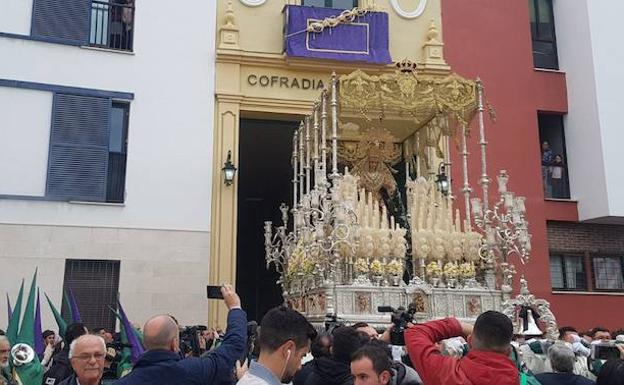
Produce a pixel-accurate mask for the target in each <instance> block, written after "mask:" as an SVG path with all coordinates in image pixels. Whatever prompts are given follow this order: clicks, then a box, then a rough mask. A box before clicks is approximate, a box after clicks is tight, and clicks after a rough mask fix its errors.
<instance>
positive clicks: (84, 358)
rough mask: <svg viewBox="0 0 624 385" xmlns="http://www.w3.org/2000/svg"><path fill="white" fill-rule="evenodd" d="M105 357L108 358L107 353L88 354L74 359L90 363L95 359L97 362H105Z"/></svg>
mask: <svg viewBox="0 0 624 385" xmlns="http://www.w3.org/2000/svg"><path fill="white" fill-rule="evenodd" d="M104 357H106V353H93V354H88V353H87V354H80V355H78V356H74V357H72V358H75V359H77V360H80V361H89V360H90V359H91V358H95V359H96V360H103V359H104Z"/></svg>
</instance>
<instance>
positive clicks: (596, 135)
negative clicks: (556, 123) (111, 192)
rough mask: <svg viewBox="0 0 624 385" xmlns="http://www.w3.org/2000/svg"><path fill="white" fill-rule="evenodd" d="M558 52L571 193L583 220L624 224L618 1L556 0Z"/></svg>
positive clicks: (623, 54) (623, 80) (623, 7)
mask: <svg viewBox="0 0 624 385" xmlns="http://www.w3.org/2000/svg"><path fill="white" fill-rule="evenodd" d="M553 4H554V15H555V24H556V27H557V51H558V55H559V64H560V68H561V70H563V71H565V73H566V79H567V85H568V104H569V112H568V114H567V116H566V119H565V129H566V147H567V152H568V161H569V167H568V169H569V172H570V192H571V195H572V198H573V199H576V200H578V211H579V220H580V221H590V222H595V223H606V224H624V219H623V218H624V199H623V197H624V168H623V167H622V162H623V161H624V156H623V154H622V143H623V142H624V130H623V129H622V119H621V116H622V106H623V105H624V94H623V93H622V91H621V90H622V88H624V73H622V71H621V70H620V69H619V66H618V63H621V62H622V61H624V48H623V46H622V44H621V41H620V40H621V36H622V35H623V34H624V25H623V24H622V22H621V17H620V15H621V14H622V12H624V3H622V2H618V1H590V0H558V1H554V2H553Z"/></svg>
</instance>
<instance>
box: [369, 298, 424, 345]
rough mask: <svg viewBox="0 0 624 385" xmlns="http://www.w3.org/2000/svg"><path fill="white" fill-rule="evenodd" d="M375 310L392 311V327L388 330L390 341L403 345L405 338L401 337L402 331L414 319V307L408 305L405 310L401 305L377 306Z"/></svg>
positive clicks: (403, 331)
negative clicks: (394, 306) (397, 306)
mask: <svg viewBox="0 0 624 385" xmlns="http://www.w3.org/2000/svg"><path fill="white" fill-rule="evenodd" d="M377 311H378V312H380V313H392V315H391V320H392V323H393V324H394V327H393V328H392V331H391V332H390V343H391V344H392V345H398V346H404V345H405V338H404V337H403V333H405V330H406V329H407V327H408V324H409V323H410V322H413V321H414V314H415V313H416V307H414V306H411V305H410V306H409V307H408V309H407V310H405V308H404V307H402V306H401V307H399V308H397V309H395V308H393V307H392V306H378V307H377Z"/></svg>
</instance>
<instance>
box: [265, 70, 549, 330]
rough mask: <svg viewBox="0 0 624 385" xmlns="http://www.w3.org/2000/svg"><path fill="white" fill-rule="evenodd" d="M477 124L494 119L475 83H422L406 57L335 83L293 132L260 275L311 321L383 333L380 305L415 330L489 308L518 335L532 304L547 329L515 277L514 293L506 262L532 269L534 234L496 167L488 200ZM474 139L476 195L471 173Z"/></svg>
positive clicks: (536, 303)
mask: <svg viewBox="0 0 624 385" xmlns="http://www.w3.org/2000/svg"><path fill="white" fill-rule="evenodd" d="M486 115H489V117H490V119H493V118H494V117H495V116H494V113H493V110H492V108H491V107H490V106H489V105H486V103H485V101H484V88H483V85H482V83H481V81H480V80H479V79H477V80H469V79H464V78H462V77H460V76H458V75H456V74H446V75H443V76H439V75H423V74H419V71H418V70H417V66H416V65H415V64H414V63H412V62H410V61H407V60H404V61H402V62H400V63H397V70H396V71H395V73H392V74H382V75H368V74H366V73H364V72H362V71H360V70H356V71H355V72H352V73H350V74H347V75H342V76H340V77H338V76H337V75H336V74H333V75H332V80H331V84H330V86H329V88H328V89H326V90H323V91H322V92H321V93H320V95H319V99H318V100H317V101H316V102H315V103H314V105H313V107H312V109H311V111H310V114H309V115H308V116H306V117H305V118H304V119H303V120H302V121H301V124H300V127H299V129H298V130H296V132H295V133H294V136H293V140H292V143H293V150H292V169H293V179H292V184H293V198H292V203H291V205H290V206H288V205H286V204H282V205H281V207H280V208H279V209H280V211H281V216H282V223H281V224H279V225H277V226H275V225H274V224H273V223H271V222H265V226H264V233H265V249H266V262H267V267H270V268H275V269H277V271H278V272H279V274H280V279H279V282H278V283H279V284H280V285H281V287H282V288H283V296H284V299H285V301H286V303H287V304H288V305H289V306H291V307H293V308H295V309H297V310H298V311H300V312H301V313H303V314H305V315H306V316H307V317H308V319H309V320H310V321H311V322H313V323H315V324H317V325H321V324H322V323H323V322H325V320H326V317H327V316H328V315H329V316H331V317H333V318H334V319H338V320H342V321H344V322H347V323H348V322H356V321H365V322H368V323H371V324H373V325H381V324H387V322H388V320H389V315H388V314H384V313H381V312H379V311H378V306H392V307H394V308H397V307H400V306H402V307H404V308H405V309H408V310H411V311H412V312H413V313H414V314H413V316H414V319H415V320H416V321H425V320H429V319H435V318H441V317H447V316H455V317H457V318H460V319H465V320H474V319H475V318H476V317H477V316H478V315H479V314H480V313H482V312H483V311H486V310H498V311H502V312H504V313H505V314H507V315H509V316H510V318H512V320H514V322H515V325H516V327H517V328H518V330H519V331H520V332H521V331H522V330H524V329H523V328H526V325H527V322H526V309H530V310H531V311H532V312H534V313H535V314H536V315H537V314H539V315H541V317H542V320H544V321H545V322H546V323H547V325H548V331H549V333H551V334H554V333H556V323H555V319H554V316H552V313H551V312H550V310H549V305H548V303H547V302H546V301H543V300H538V299H535V298H534V297H533V296H532V295H531V294H530V292H529V290H528V286H527V282H526V280H524V278H522V279H521V280H520V285H521V287H520V290H519V292H520V294H519V295H518V296H517V297H515V298H512V292H513V288H512V284H513V278H514V275H515V274H516V270H515V266H514V264H513V263H512V262H514V261H516V262H517V261H519V262H520V263H522V264H525V263H527V262H528V261H529V258H530V253H531V235H530V233H529V229H528V222H527V220H526V215H525V198H524V197H521V196H516V195H515V194H514V193H513V192H512V191H511V190H510V189H509V188H508V184H509V179H510V178H509V175H508V174H507V172H506V171H505V170H501V171H499V172H498V175H497V176H496V182H497V183H496V187H497V188H496V194H491V187H493V186H491V184H492V183H491V182H492V179H491V178H490V176H489V175H488V173H487V161H486V152H487V151H486V146H487V141H486V136H485V133H486V130H485V122H486V120H488V119H487V116H486ZM475 119H476V124H474V126H476V128H475V129H473V130H477V132H476V133H474V132H473V133H471V132H470V127H471V126H473V125H472V124H471V123H472V122H473V120H475ZM472 137H477V138H478V140H479V146H480V153H479V159H478V160H479V165H480V170H481V173H480V177H479V180H478V187H479V188H478V189H473V188H472V186H471V185H470V183H469V178H468V163H469V161H471V160H472V159H469V154H468V151H467V142H468V140H469V139H470V138H472ZM453 145H457V146H458V148H459V153H460V156H461V170H462V174H461V175H460V176H459V178H461V180H462V182H463V185H462V188H461V190H460V191H458V192H457V193H456V194H454V192H453V191H452V189H451V183H450V178H451V175H450V174H451V157H450V152H451V146H453ZM477 191H478V193H477ZM490 195H495V196H490ZM521 313H524V315H525V316H523V318H524V320H523V319H520V318H519V317H520V316H521Z"/></svg>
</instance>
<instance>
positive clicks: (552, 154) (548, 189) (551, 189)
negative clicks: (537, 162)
mask: <svg viewBox="0 0 624 385" xmlns="http://www.w3.org/2000/svg"><path fill="white" fill-rule="evenodd" d="M538 126H539V137H540V146H541V156H542V183H543V186H544V197H545V198H553V199H570V180H569V177H568V161H567V154H566V145H565V130H564V127H563V116H562V115H556V114H543V113H540V114H538Z"/></svg>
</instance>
